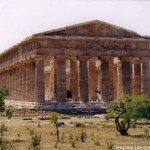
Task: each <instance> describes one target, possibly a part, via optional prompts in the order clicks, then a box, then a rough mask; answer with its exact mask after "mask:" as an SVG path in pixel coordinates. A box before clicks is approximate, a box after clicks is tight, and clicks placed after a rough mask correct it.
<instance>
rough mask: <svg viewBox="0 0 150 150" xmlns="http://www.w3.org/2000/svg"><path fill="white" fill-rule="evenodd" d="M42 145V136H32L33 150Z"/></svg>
mask: <svg viewBox="0 0 150 150" xmlns="http://www.w3.org/2000/svg"><path fill="white" fill-rule="evenodd" d="M40 145H41V135H40V136H37V135H35V136H32V148H33V149H35V148H37V147H39V146H40Z"/></svg>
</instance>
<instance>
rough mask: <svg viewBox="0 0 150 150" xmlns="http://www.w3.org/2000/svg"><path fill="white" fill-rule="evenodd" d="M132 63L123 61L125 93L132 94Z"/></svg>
mask: <svg viewBox="0 0 150 150" xmlns="http://www.w3.org/2000/svg"><path fill="white" fill-rule="evenodd" d="M131 74H132V65H131V64H130V62H122V82H123V94H129V95H130V94H131Z"/></svg>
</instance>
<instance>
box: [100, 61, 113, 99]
mask: <svg viewBox="0 0 150 150" xmlns="http://www.w3.org/2000/svg"><path fill="white" fill-rule="evenodd" d="M109 75H110V72H109V59H105V58H103V59H101V95H102V100H104V101H109V100H111V99H112V95H111V83H110V77H109Z"/></svg>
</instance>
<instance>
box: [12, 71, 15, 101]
mask: <svg viewBox="0 0 150 150" xmlns="http://www.w3.org/2000/svg"><path fill="white" fill-rule="evenodd" d="M11 78H12V100H14V98H15V70H14V69H12V77H11Z"/></svg>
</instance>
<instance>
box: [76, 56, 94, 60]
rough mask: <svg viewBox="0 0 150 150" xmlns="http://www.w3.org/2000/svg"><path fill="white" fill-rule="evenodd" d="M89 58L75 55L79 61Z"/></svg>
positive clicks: (88, 57)
mask: <svg viewBox="0 0 150 150" xmlns="http://www.w3.org/2000/svg"><path fill="white" fill-rule="evenodd" d="M90 58H91V56H77V59H78V60H80V61H82V60H83V61H88V60H89V59H90Z"/></svg>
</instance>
